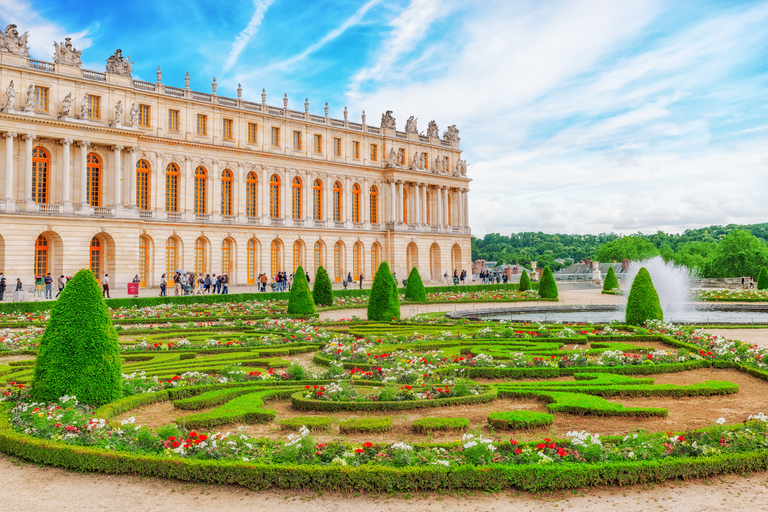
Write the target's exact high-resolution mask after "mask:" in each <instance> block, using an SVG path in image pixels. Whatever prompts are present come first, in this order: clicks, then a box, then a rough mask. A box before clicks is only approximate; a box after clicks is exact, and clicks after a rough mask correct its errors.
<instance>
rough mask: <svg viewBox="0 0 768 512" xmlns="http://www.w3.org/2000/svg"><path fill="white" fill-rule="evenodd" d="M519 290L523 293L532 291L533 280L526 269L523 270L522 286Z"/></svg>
mask: <svg viewBox="0 0 768 512" xmlns="http://www.w3.org/2000/svg"><path fill="white" fill-rule="evenodd" d="M517 289H518V290H520V291H521V292H524V291H526V290H530V289H531V280H530V278H529V277H528V271H527V270H525V269H523V274H522V275H521V276H520V285H519V286H518V287H517Z"/></svg>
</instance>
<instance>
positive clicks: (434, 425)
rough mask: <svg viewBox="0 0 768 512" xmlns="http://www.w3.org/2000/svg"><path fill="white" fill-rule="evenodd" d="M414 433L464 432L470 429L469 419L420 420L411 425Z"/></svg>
mask: <svg viewBox="0 0 768 512" xmlns="http://www.w3.org/2000/svg"><path fill="white" fill-rule="evenodd" d="M411 428H412V429H413V431H414V432H418V433H420V434H426V433H429V432H436V431H455V432H464V431H466V430H467V429H468V428H469V420H468V419H467V418H419V419H417V420H415V421H414V422H413V423H411Z"/></svg>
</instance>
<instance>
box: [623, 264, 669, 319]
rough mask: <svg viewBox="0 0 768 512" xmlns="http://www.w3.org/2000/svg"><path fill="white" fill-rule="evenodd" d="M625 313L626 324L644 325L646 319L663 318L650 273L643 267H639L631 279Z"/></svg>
mask: <svg viewBox="0 0 768 512" xmlns="http://www.w3.org/2000/svg"><path fill="white" fill-rule="evenodd" d="M625 314H626V320H625V323H626V324H628V325H644V324H645V323H646V322H648V320H664V312H663V311H662V310H661V303H659V295H658V294H657V293H656V288H654V287H653V280H652V279H651V274H650V273H649V272H648V270H646V268H645V267H643V268H641V269H640V271H639V272H638V273H637V275H636V276H635V279H634V280H633V281H632V288H631V289H630V290H629V298H628V299H627V309H626V313H625Z"/></svg>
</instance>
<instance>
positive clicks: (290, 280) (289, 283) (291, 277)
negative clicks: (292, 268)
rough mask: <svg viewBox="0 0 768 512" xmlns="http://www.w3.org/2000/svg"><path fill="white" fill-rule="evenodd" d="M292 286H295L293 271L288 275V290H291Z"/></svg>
mask: <svg viewBox="0 0 768 512" xmlns="http://www.w3.org/2000/svg"><path fill="white" fill-rule="evenodd" d="M291 286H293V272H291V275H290V276H288V291H291Z"/></svg>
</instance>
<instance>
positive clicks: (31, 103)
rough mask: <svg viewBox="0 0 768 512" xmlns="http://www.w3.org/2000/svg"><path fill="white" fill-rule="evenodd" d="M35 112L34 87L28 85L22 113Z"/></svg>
mask: <svg viewBox="0 0 768 512" xmlns="http://www.w3.org/2000/svg"><path fill="white" fill-rule="evenodd" d="M34 110H35V86H34V85H30V86H29V87H27V98H26V100H25V101H24V112H32V111H34Z"/></svg>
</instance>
